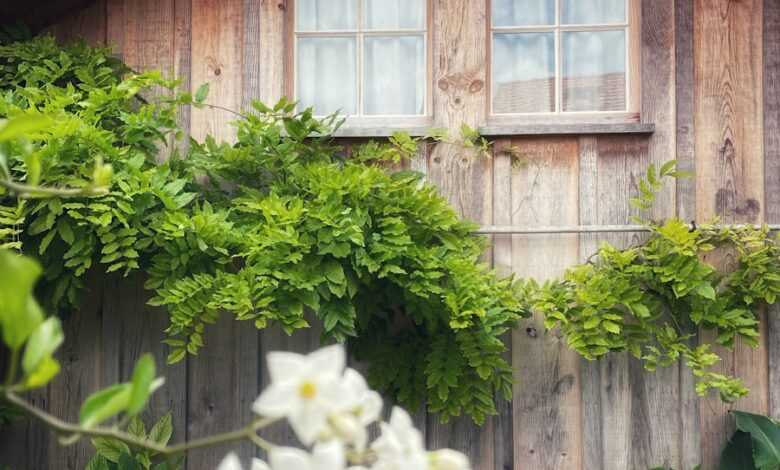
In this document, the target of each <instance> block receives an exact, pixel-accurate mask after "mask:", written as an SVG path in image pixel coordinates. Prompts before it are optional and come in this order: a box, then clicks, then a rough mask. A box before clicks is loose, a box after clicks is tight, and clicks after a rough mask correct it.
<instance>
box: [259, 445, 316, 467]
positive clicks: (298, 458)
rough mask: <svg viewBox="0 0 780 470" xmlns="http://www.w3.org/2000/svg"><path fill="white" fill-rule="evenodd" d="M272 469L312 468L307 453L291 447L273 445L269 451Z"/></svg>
mask: <svg viewBox="0 0 780 470" xmlns="http://www.w3.org/2000/svg"><path fill="white" fill-rule="evenodd" d="M268 457H269V460H270V461H271V468H273V470H293V469H295V470H312V469H311V465H310V463H311V462H310V457H309V454H307V453H306V452H304V451H302V450H301V449H296V448H293V447H274V448H273V449H271V451H270V452H269V455H268Z"/></svg>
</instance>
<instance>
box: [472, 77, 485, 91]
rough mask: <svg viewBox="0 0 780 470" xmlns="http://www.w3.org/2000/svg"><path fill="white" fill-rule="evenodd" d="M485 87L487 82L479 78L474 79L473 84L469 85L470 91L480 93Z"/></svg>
mask: <svg viewBox="0 0 780 470" xmlns="http://www.w3.org/2000/svg"><path fill="white" fill-rule="evenodd" d="M483 88H485V82H484V81H482V80H479V79H476V80H472V81H471V84H470V85H469V93H471V94H474V93H479V92H480V91H482V89H483Z"/></svg>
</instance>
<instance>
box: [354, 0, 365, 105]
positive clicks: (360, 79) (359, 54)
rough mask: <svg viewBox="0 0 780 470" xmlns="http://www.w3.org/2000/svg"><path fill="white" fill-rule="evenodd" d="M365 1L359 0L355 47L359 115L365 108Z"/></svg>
mask: <svg viewBox="0 0 780 470" xmlns="http://www.w3.org/2000/svg"><path fill="white" fill-rule="evenodd" d="M363 2H364V0H357V37H356V38H355V39H356V42H357V47H356V48H355V49H356V50H357V74H358V76H357V99H358V102H357V115H358V116H363V114H364V110H363V100H364V98H363V93H364V90H363V76H364V70H363V55H364V52H363V47H364V44H363V38H364V36H363V29H364V25H363Z"/></svg>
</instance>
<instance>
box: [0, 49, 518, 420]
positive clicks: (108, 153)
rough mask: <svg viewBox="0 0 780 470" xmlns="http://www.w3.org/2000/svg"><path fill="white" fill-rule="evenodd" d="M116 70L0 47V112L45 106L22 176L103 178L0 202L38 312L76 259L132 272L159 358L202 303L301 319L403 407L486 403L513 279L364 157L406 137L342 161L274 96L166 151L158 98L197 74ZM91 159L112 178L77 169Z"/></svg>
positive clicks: (183, 346) (251, 317)
mask: <svg viewBox="0 0 780 470" xmlns="http://www.w3.org/2000/svg"><path fill="white" fill-rule="evenodd" d="M126 73H127V70H126V69H125V68H124V67H123V66H122V65H121V64H118V63H116V62H115V61H114V60H113V59H110V58H109V56H108V51H105V50H101V49H88V48H84V47H83V46H78V45H77V46H72V47H67V48H58V47H57V46H55V45H54V44H53V42H52V41H51V40H49V39H36V40H35V41H32V42H29V43H20V44H13V45H10V46H7V47H4V48H3V47H0V93H2V96H3V99H0V117H2V116H21V115H32V114H36V113H40V112H42V110H45V113H46V115H47V116H50V117H51V118H52V119H51V125H50V126H48V127H46V128H45V129H44V130H41V131H40V132H39V133H38V134H36V135H35V136H34V138H32V139H30V142H29V144H28V147H29V148H30V152H32V153H34V154H36V155H39V158H37V161H38V162H39V163H40V165H39V166H40V171H39V172H38V170H35V171H36V172H37V174H38V175H39V176H38V178H39V179H40V181H41V184H45V185H49V186H69V187H84V186H87V185H89V184H96V183H94V182H95V181H98V182H100V181H104V180H105V179H106V176H112V177H113V182H114V184H113V186H112V188H111V191H110V192H108V193H107V194H96V195H95V197H91V198H88V199H87V198H70V199H65V198H62V197H55V198H48V199H42V200H39V201H25V202H26V203H24V204H19V203H18V202H17V200H16V198H13V197H10V196H9V197H7V198H2V196H0V206H3V207H8V208H10V210H12V211H14V212H12V215H13V217H8V220H9V221H12V222H13V223H12V224H11V223H3V224H2V225H0V230H2V229H6V230H13V231H14V232H10V231H9V232H7V239H8V242H9V243H14V246H15V247H17V248H19V247H21V249H22V250H23V251H24V252H25V253H28V254H31V255H35V256H38V257H39V259H40V260H41V262H42V264H43V266H44V267H45V270H44V278H45V280H46V282H45V284H44V285H43V286H41V288H40V292H41V298H45V299H47V306H48V307H51V308H56V309H59V310H70V309H72V308H73V307H75V306H77V305H78V296H79V293H80V292H81V290H82V287H83V279H84V275H85V273H86V272H87V271H88V270H89V269H93V268H98V269H101V270H104V271H105V272H107V273H110V272H115V271H117V272H120V273H122V274H126V273H128V272H130V271H132V270H137V269H142V270H144V271H145V272H147V273H148V275H149V278H148V282H147V288H149V289H151V290H153V291H154V293H155V295H154V298H153V299H152V303H153V304H154V305H160V306H164V307H165V308H166V309H167V310H168V312H169V314H170V326H169V327H168V329H167V332H166V333H167V336H168V338H167V339H166V342H167V343H168V344H169V345H170V346H171V347H172V353H171V356H170V357H169V360H170V361H171V362H176V361H179V360H181V359H183V358H184V357H185V355H186V354H188V353H189V354H196V353H197V352H198V350H199V349H200V348H201V347H202V346H203V332H204V330H205V328H206V327H207V325H208V324H210V323H213V322H214V321H215V320H216V318H217V316H218V315H219V313H220V312H222V313H223V314H225V313H227V314H229V315H231V316H232V317H234V318H236V319H237V320H241V321H246V322H248V323H249V324H250V325H252V326H253V327H256V328H266V327H268V326H275V327H281V328H283V329H284V330H285V331H286V332H288V333H292V332H294V331H295V330H297V329H301V328H306V327H308V326H309V323H308V322H309V321H310V320H311V318H316V320H317V321H319V322H321V323H322V324H323V326H324V333H323V340H325V341H333V340H335V341H347V342H348V343H349V344H350V345H351V346H352V349H353V351H354V352H355V354H356V355H357V356H358V357H360V358H361V359H365V360H368V361H369V363H370V370H369V378H370V380H371V382H372V384H373V385H374V386H375V387H377V388H380V389H383V390H386V391H388V392H391V393H393V394H394V395H395V396H396V397H398V398H399V399H400V400H401V401H402V402H403V403H404V404H406V405H409V406H416V405H417V404H418V403H419V402H420V401H421V400H425V401H427V403H428V406H429V408H430V409H432V410H435V411H438V412H440V413H441V415H442V417H443V418H445V419H446V418H448V417H450V416H455V415H460V414H463V413H466V414H469V415H471V416H472V417H473V418H474V419H475V420H476V421H477V422H482V421H483V420H484V419H485V417H486V416H487V415H490V414H494V413H495V406H494V401H493V397H494V396H495V394H496V393H497V392H498V393H501V394H502V395H504V396H509V395H510V394H511V381H512V374H511V369H510V367H509V365H508V364H507V362H506V361H505V360H504V358H503V357H502V354H503V352H504V350H505V346H504V345H503V344H502V343H501V341H500V340H499V339H498V338H499V336H500V335H501V334H502V333H504V332H505V331H506V330H507V328H509V327H511V326H512V325H513V324H514V323H515V321H516V320H517V319H518V318H519V317H520V316H523V315H526V314H527V312H526V311H525V310H524V309H523V305H522V304H521V302H520V301H519V299H518V297H517V296H516V295H515V292H514V290H513V289H514V288H515V287H516V286H514V281H513V280H512V279H505V280H499V279H497V278H496V277H495V275H494V274H493V273H492V272H491V271H490V270H488V269H487V268H485V267H484V266H482V265H481V264H480V263H479V262H478V259H479V256H480V255H481V253H482V251H483V249H484V242H483V240H481V239H480V238H478V237H474V236H473V235H472V231H473V229H474V226H473V225H472V224H470V223H466V222H463V221H461V220H460V219H459V218H458V216H457V214H456V213H455V211H454V210H453V209H452V208H451V207H449V205H448V204H447V203H446V201H445V200H444V199H443V198H441V197H440V196H439V195H437V193H436V190H435V189H434V188H433V187H432V186H430V185H427V184H425V183H424V182H422V181H421V180H420V177H419V175H417V174H414V173H411V172H399V173H395V174H390V173H389V172H387V171H385V170H384V169H383V168H382V167H381V166H382V165H384V164H387V163H397V162H400V161H402V160H404V159H408V158H409V157H410V156H411V155H413V154H415V153H416V152H417V145H418V139H413V138H411V137H409V136H408V135H406V134H402V133H399V134H396V135H394V136H393V137H392V138H391V139H389V141H388V142H385V143H374V142H371V143H368V144H366V145H364V146H362V147H358V148H355V149H354V150H353V152H352V158H349V159H347V158H345V157H344V156H343V155H342V152H341V149H340V148H338V147H336V146H334V145H333V142H332V138H331V137H330V136H331V135H332V133H333V132H334V130H335V129H336V128H337V127H338V125H339V124H340V120H339V119H338V118H337V117H336V116H331V117H329V118H326V119H324V120H317V119H314V118H313V117H312V112H311V111H310V110H306V111H304V112H300V113H296V112H294V104H293V103H289V102H287V101H284V100H283V101H281V102H280V103H278V104H276V105H275V106H273V107H269V106H266V105H263V104H262V103H255V104H254V105H253V108H252V109H251V110H249V112H244V114H242V116H243V119H241V120H240V121H238V122H237V123H236V124H235V125H236V129H237V136H236V142H235V143H234V144H226V143H219V142H216V141H215V140H213V139H212V138H210V137H209V138H206V139H205V140H204V141H203V142H190V145H189V150H188V153H187V155H179V151H178V150H177V148H176V146H175V144H176V142H177V141H176V137H177V136H178V135H179V134H180V133H179V130H178V128H177V125H176V110H177V108H178V107H179V106H181V105H190V104H191V105H193V106H207V104H206V102H205V100H206V96H207V91H208V88H207V86H202V87H200V88H199V89H198V90H197V91H196V93H195V95H194V96H193V95H190V94H187V93H184V94H178V95H176V94H175V91H174V88H175V83H174V82H170V81H166V80H163V79H162V78H161V77H160V76H159V74H156V73H147V74H142V75H127V76H125V74H126ZM472 134H473V133H472ZM469 135H470V136H471V137H469V138H470V139H471V141H472V143H473V145H475V146H477V147H480V146H483V145H487V143H486V142H483V141H481V140H479V139H478V138H477V137H476V136H474V135H471V134H469ZM467 137H468V136H467ZM172 144H173V145H172ZM162 149H164V150H162ZM161 151H162V152H164V153H165V154H166V156H168V159H167V161H166V163H162V164H159V163H158V156H159V154H160V152H161ZM8 155H9V156H10V157H9V159H8V161H9V172H10V173H11V175H10V176H11V177H12V178H13V179H14V180H16V181H27V180H28V179H29V178H30V177H31V170H30V167H29V166H28V165H26V164H25V159H24V158H23V156H22V152H20V151H14V152H10V153H8ZM185 157H186V158H185ZM98 158H100V159H101V162H102V165H98V166H97V167H96V168H97V171H98V172H105V168H109V169H110V170H111V171H112V173H113V174H112V175H102V176H101V175H95V174H94V173H96V171H95V169H94V168H92V165H91V162H94V161H96V159H98ZM28 160H29V159H28ZM109 165H110V166H109ZM74 175H75V176H74ZM20 225H21V230H23V231H22V232H21V233H19V232H18V231H19V230H20V228H19V227H20ZM307 312H313V316H311V314H307ZM453 357H457V358H459V359H458V360H456V361H452V358H453ZM410 364H414V366H413V367H411V368H410ZM147 378H148V376H147ZM131 397H132V390H131V389H130V388H129V385H128V384H123V385H118V386H116V387H115V388H112V389H109V390H106V391H103V392H101V394H100V395H99V396H95V397H92V399H91V400H90V401H88V404H89V406H88V407H87V410H86V412H85V413H86V414H85V416H84V417H83V419H84V420H87V421H88V422H89V423H97V422H99V421H101V420H102V419H104V418H106V417H108V416H111V415H114V414H116V413H118V412H119V411H122V410H126V409H127V406H128V404H129V403H130V402H131V401H132V398H131ZM85 406H86V405H85ZM131 408H132V406H131ZM98 410H99V411H98ZM131 414H132V413H131Z"/></svg>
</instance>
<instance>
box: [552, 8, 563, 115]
mask: <svg viewBox="0 0 780 470" xmlns="http://www.w3.org/2000/svg"><path fill="white" fill-rule="evenodd" d="M561 41H562V37H561V0H555V38H554V44H553V47H555V113H556V114H560V113H561V112H562V111H563V85H562V82H563V78H562V75H561V74H562V70H563V66H562V62H563V58H562V57H561Z"/></svg>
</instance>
